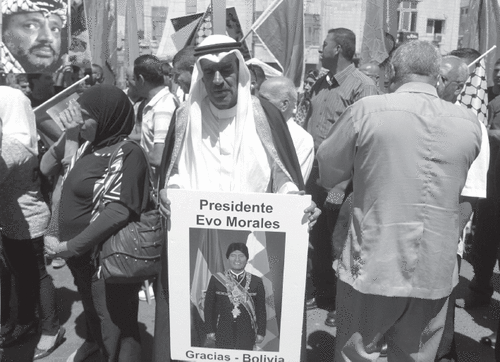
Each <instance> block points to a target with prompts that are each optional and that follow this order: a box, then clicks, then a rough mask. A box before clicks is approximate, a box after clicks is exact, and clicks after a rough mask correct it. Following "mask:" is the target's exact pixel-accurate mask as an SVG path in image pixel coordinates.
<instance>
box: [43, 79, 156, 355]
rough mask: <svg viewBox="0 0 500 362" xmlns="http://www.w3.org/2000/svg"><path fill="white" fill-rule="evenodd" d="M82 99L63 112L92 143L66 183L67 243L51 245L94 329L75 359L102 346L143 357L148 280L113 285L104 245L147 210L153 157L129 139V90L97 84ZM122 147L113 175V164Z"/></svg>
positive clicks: (63, 227) (63, 234)
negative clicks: (102, 257) (142, 292)
mask: <svg viewBox="0 0 500 362" xmlns="http://www.w3.org/2000/svg"><path fill="white" fill-rule="evenodd" d="M78 103H79V106H78V105H77V104H76V103H75V104H72V105H70V107H69V109H68V110H66V111H65V114H63V115H62V117H64V118H65V119H66V121H67V122H76V123H78V124H80V125H81V128H80V136H81V137H82V138H84V139H85V140H87V142H86V143H85V144H83V145H82V146H81V147H80V149H79V150H78V152H77V155H76V156H75V159H74V160H73V161H72V166H71V167H70V169H69V171H68V172H67V175H66V178H65V181H64V184H63V189H62V194H61V202H60V206H59V237H60V240H61V243H59V244H54V245H50V246H49V247H48V252H49V254H52V255H57V256H62V257H66V258H68V259H67V264H68V266H69V267H70V269H71V271H72V273H73V276H74V278H75V284H76V285H77V288H78V291H79V293H80V295H81V297H82V303H83V307H84V311H85V316H86V318H87V327H88V329H89V332H90V334H91V338H90V339H87V340H86V342H85V343H84V344H83V345H82V346H81V347H80V348H79V349H78V350H77V351H76V352H75V354H74V359H73V360H74V361H81V360H84V359H85V358H86V357H88V355H89V354H92V353H94V352H95V351H96V349H97V347H98V348H99V350H100V352H101V353H102V355H103V357H104V358H105V360H106V361H108V362H117V361H119V362H123V361H134V362H135V361H140V360H141V346H140V337H139V326H138V322H137V314H138V308H139V301H138V298H137V293H138V291H139V289H140V287H141V284H140V283H131V284H110V283H105V281H104V280H103V278H102V277H100V275H99V258H98V251H99V247H100V245H101V244H102V243H103V242H104V241H106V240H107V239H108V238H109V237H110V236H111V235H113V234H114V233H115V232H117V231H118V230H119V229H121V228H122V227H124V226H125V225H127V224H128V222H129V221H131V220H138V219H139V216H140V214H141V212H143V211H145V210H146V207H147V204H148V201H149V197H148V196H149V179H148V172H149V171H148V166H147V161H146V159H145V156H144V154H143V151H142V150H141V149H140V146H138V145H137V144H135V143H131V142H126V143H123V142H122V141H123V140H125V139H126V138H127V135H129V134H130V132H131V131H132V129H133V127H134V109H133V106H132V104H131V103H130V101H129V99H128V97H127V96H126V94H125V93H124V92H123V91H122V90H120V89H118V88H116V87H114V86H111V85H96V86H93V87H91V88H89V89H87V90H86V91H85V92H83V93H82V95H81V96H80V98H79V100H78ZM117 148H120V150H119V151H118V153H117V156H116V159H114V162H113V164H112V167H111V177H110V175H109V174H108V164H109V161H110V156H111V154H112V153H113V152H114V151H115V150H116V149H117ZM105 184H106V186H104V185H105ZM100 199H102V200H103V204H104V205H105V207H104V208H102V206H100V205H99V204H100V202H99V200H100ZM96 345H97V346H96Z"/></svg>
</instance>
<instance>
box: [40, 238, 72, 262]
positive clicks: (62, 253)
mask: <svg viewBox="0 0 500 362" xmlns="http://www.w3.org/2000/svg"><path fill="white" fill-rule="evenodd" d="M44 243H45V254H46V255H47V256H48V257H49V258H51V259H54V258H63V259H67V258H70V257H72V256H74V255H73V253H71V252H70V251H68V243H67V242H65V241H64V242H60V241H59V240H58V239H57V238H56V237H54V236H49V235H46V236H45V237H44Z"/></svg>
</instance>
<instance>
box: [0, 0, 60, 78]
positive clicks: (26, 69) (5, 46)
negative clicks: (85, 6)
mask: <svg viewBox="0 0 500 362" xmlns="http://www.w3.org/2000/svg"><path fill="white" fill-rule="evenodd" d="M2 17H3V18H2V23H3V24H2V43H0V60H1V65H2V67H3V71H4V72H5V73H44V72H48V73H50V72H54V71H55V70H56V69H57V68H58V67H59V66H60V65H61V63H62V61H61V53H64V52H65V51H62V47H63V46H62V44H63V43H64V41H63V40H65V39H64V38H63V34H66V32H65V31H63V30H64V27H65V26H66V21H67V5H66V3H65V1H64V0H44V1H35V0H33V1H30V0H21V1H19V0H3V1H2Z"/></svg>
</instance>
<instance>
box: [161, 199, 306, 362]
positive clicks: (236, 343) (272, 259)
mask: <svg viewBox="0 0 500 362" xmlns="http://www.w3.org/2000/svg"><path fill="white" fill-rule="evenodd" d="M168 193H169V199H170V201H171V215H172V217H171V225H172V227H171V230H170V231H169V243H168V245H169V246H168V247H169V249H168V253H169V260H171V262H170V263H169V294H170V328H171V331H172V333H171V346H172V351H171V355H172V358H173V359H177V360H183V361H205V360H207V361H208V360H212V361H233V362H262V361H273V362H285V361H288V362H293V361H298V360H299V359H300V357H299V356H300V346H301V336H302V323H303V315H304V314H303V313H304V309H303V308H304V304H303V302H304V291H305V277H306V260H307V248H308V242H307V240H308V234H307V228H308V225H307V222H308V220H307V216H306V215H305V214H304V209H305V208H306V207H308V206H309V205H310V203H311V198H310V196H307V195H306V196H300V195H280V194H253V193H252V194H250V193H248V194H247V193H221V192H202V191H186V190H169V191H168ZM186 260H187V261H189V262H187V263H186ZM285 316H286V317H285ZM186 321H190V322H189V323H187V322H186Z"/></svg>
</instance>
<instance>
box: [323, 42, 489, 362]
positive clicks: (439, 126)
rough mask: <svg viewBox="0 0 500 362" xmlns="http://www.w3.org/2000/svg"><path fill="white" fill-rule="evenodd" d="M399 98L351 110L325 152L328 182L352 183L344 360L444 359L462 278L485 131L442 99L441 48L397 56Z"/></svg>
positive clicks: (343, 254) (341, 268)
mask: <svg viewBox="0 0 500 362" xmlns="http://www.w3.org/2000/svg"><path fill="white" fill-rule="evenodd" d="M391 64H392V67H393V69H394V77H393V80H392V84H393V88H394V89H395V92H394V93H392V94H386V95H381V96H372V97H366V98H363V99H361V100H359V101H358V102H356V103H355V104H353V105H352V106H350V107H349V108H348V109H347V110H346V111H345V112H344V113H343V114H342V116H341V117H340V118H339V120H338V121H337V122H336V123H335V124H334V125H333V126H332V129H331V131H330V133H329V135H328V137H327V138H326V139H325V141H324V142H323V143H322V144H321V146H320V147H319V149H318V153H317V159H318V163H319V174H320V183H321V185H322V186H323V187H325V188H332V187H335V186H336V185H339V184H342V183H343V182H346V181H348V180H352V188H353V192H352V218H351V220H350V221H349V233H348V235H347V237H346V238H345V239H344V242H343V243H342V244H341V245H339V246H338V249H339V250H340V256H339V264H338V275H339V282H338V286H337V298H336V303H337V305H336V307H337V320H336V321H337V335H336V338H335V342H336V347H335V361H336V362H340V361H375V360H376V359H377V358H378V357H379V354H380V350H379V348H378V344H379V343H380V340H381V339H382V337H383V336H385V339H386V342H387V344H388V349H387V357H388V360H389V361H414V360H419V361H433V360H434V358H435V357H436V353H437V350H438V346H439V343H440V341H441V336H442V331H443V327H444V324H445V319H446V318H445V317H446V311H447V304H448V302H449V295H450V293H451V291H452V289H453V287H454V286H456V285H457V283H458V273H457V265H456V264H457V262H456V253H457V249H458V247H457V241H458V239H459V228H458V227H457V225H458V224H459V222H460V221H461V213H460V210H459V208H458V204H459V200H460V195H461V191H462V189H463V187H464V185H465V181H466V177H467V171H468V169H469V167H470V165H471V164H472V162H473V161H474V159H475V158H476V157H477V155H478V154H479V150H480V142H481V128H480V126H479V124H478V121H477V118H476V117H475V116H474V115H473V114H472V113H471V112H470V111H469V110H467V109H464V108H463V107H458V106H456V105H453V104H450V103H448V102H445V101H443V100H440V99H439V98H438V96H437V92H436V84H437V80H438V77H439V72H440V64H441V55H440V54H439V51H438V49H437V48H436V47H435V46H433V45H432V44H431V43H429V42H424V41H419V40H415V41H411V42H406V43H403V44H402V45H401V46H400V47H399V48H398V49H397V50H396V51H395V52H394V54H393V56H392V59H391Z"/></svg>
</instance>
